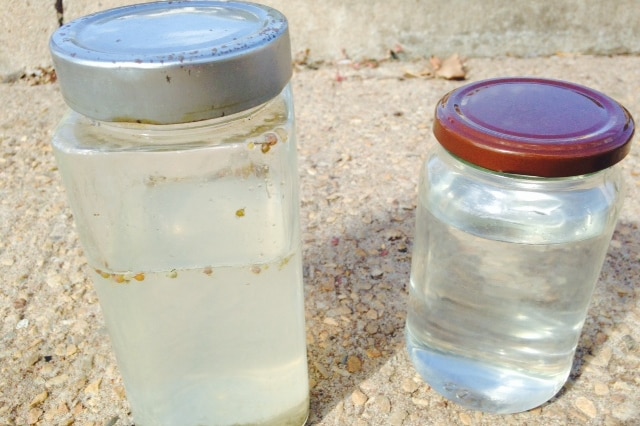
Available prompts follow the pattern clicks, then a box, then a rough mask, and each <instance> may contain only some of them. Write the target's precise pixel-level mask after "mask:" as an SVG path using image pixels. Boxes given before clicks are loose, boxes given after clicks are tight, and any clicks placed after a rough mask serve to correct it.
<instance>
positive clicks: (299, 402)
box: [53, 86, 308, 425]
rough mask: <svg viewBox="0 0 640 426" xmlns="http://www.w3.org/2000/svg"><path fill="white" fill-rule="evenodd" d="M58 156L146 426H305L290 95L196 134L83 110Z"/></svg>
mask: <svg viewBox="0 0 640 426" xmlns="http://www.w3.org/2000/svg"><path fill="white" fill-rule="evenodd" d="M53 146H54V152H55V155H56V159H57V162H58V165H59V169H60V172H61V174H62V177H63V180H64V183H65V187H66V189H67V193H68V198H69V201H70V205H71V208H72V211H73V214H74V217H75V223H76V227H77V231H78V234H79V237H80V240H81V243H82V246H83V248H84V251H85V255H86V257H87V260H88V263H89V266H90V269H91V271H92V275H93V281H94V284H95V288H96V291H97V293H98V296H99V299H100V303H101V307H102V310H103V313H104V317H105V320H106V323H107V327H108V329H109V332H110V335H111V341H112V345H113V348H114V350H115V353H116V356H117V359H118V364H119V367H120V370H121V373H122V376H123V379H124V383H125V387H126V390H127V396H128V399H129V401H130V403H131V406H132V410H133V414H134V416H135V419H136V423H138V424H144V425H207V424H215V425H225V424H227V425H232V424H233V425H236V424H252V425H253V424H255V425H283V424H287V425H301V424H303V423H304V422H305V420H306V417H307V414H308V377H307V361H306V339H305V324H304V306H303V284H302V266H301V265H302V263H301V244H300V233H299V212H298V210H299V202H298V199H299V197H298V171H297V161H296V159H297V154H296V141H295V131H294V115H293V106H292V97H291V90H290V86H287V87H286V88H285V89H284V91H283V92H282V93H281V94H280V95H278V96H277V97H276V98H274V99H272V100H271V101H269V102H267V103H265V104H263V105H260V106H258V107H255V108H252V109H250V110H248V111H244V112H242V113H238V114H234V115H232V116H229V117H224V118H219V119H213V120H206V121H200V122H194V123H186V124H176V125H147V124H137V123H106V122H97V121H94V120H91V119H88V118H86V117H84V116H82V115H80V114H78V113H75V112H73V111H72V112H70V113H69V115H68V116H67V117H66V118H65V119H64V120H63V122H62V123H61V124H60V126H59V128H58V130H57V132H56V134H55V136H54V138H53ZM247 407H251V408H250V409H247Z"/></svg>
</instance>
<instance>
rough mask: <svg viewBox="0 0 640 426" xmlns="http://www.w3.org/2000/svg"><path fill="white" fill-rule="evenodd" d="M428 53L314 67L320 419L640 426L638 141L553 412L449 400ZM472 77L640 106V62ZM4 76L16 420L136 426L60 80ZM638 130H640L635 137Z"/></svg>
mask: <svg viewBox="0 0 640 426" xmlns="http://www.w3.org/2000/svg"><path fill="white" fill-rule="evenodd" d="M427 66H428V64H427V62H386V63H383V64H380V65H379V66H378V67H371V66H361V67H358V66H357V64H354V63H342V64H341V65H323V66H321V67H320V68H319V69H317V70H311V69H301V70H299V71H298V72H296V73H295V75H294V80H293V85H294V90H295V99H296V112H297V119H298V137H299V152H300V176H301V186H302V194H303V195H302V206H301V212H302V226H303V239H304V263H305V281H306V284H305V289H306V314H307V328H308V333H307V340H308V353H309V374H310V378H311V390H310V392H311V417H310V419H309V424H310V425H322V426H329V425H340V426H344V425H394V426H395V425H405V426H417V425H496V424H500V425H522V424H528V425H573V424H575V425H582V424H593V425H636V424H640V287H638V285H637V284H638V282H639V281H640V230H639V229H638V226H639V224H640V219H638V217H639V213H640V151H639V148H638V146H637V145H638V144H637V142H635V143H634V145H633V148H632V151H631V153H630V155H629V156H628V158H627V159H625V160H624V162H623V164H622V168H623V170H624V174H625V177H626V179H627V182H628V195H627V201H626V204H625V206H624V209H623V211H622V215H621V219H620V223H619V224H618V227H617V229H616V232H615V235H614V238H613V240H612V242H611V245H610V248H609V252H608V255H607V258H606V262H605V265H604V268H603V271H602V274H601V277H600V282H599V283H598V286H597V289H596V291H595V294H594V298H593V302H592V304H591V307H590V309H589V313H588V318H587V321H586V323H585V326H584V329H583V333H582V337H581V339H580V343H579V348H578V351H577V356H576V361H575V366H574V369H573V372H572V374H571V377H570V379H569V381H568V382H567V384H566V386H565V387H564V388H563V390H562V391H561V392H560V393H559V394H558V395H557V396H556V397H555V398H553V399H552V400H551V401H550V402H548V403H546V404H544V405H543V406H542V407H539V408H537V409H534V410H531V411H529V412H526V413H520V414H515V415H507V416H495V415H488V414H483V413H480V412H471V411H466V410H463V409H461V408H459V407H457V406H455V405H454V404H452V403H449V402H447V401H446V400H444V399H443V398H441V397H440V396H438V395H437V394H436V393H435V392H434V391H433V390H431V389H430V388H429V386H427V385H426V384H424V383H423V382H422V381H421V380H420V378H419V377H418V376H417V375H416V373H415V371H414V370H413V368H412V366H411V364H410V362H409V360H408V357H407V354H406V352H405V349H404V329H403V327H404V319H405V308H406V298H407V284H408V280H409V265H410V260H411V246H412V241H413V238H412V233H413V229H414V223H413V221H414V211H415V206H416V184H417V174H418V169H419V167H420V165H421V163H422V161H423V160H424V158H425V154H426V151H427V149H428V148H429V146H431V145H432V144H433V143H434V139H433V137H432V136H431V124H432V110H433V107H434V105H435V103H436V102H437V100H438V99H439V98H440V97H441V96H442V95H443V94H444V93H446V92H447V91H449V90H451V89H453V88H455V87H458V86H459V85H461V84H463V82H457V81H447V80H440V79H428V78H411V77H410V76H412V75H413V76H415V75H419V74H420V71H422V70H423V69H425V68H426V67H427ZM467 66H468V69H469V72H468V78H469V79H470V80H476V79H481V78H488V77H495V76H509V75H535V76H545V77H553V78H562V79H567V80H572V81H575V82H578V83H582V84H586V85H588V86H591V87H593V88H595V89H599V90H601V91H603V92H605V93H608V94H609V95H611V96H612V97H614V98H616V99H617V100H619V101H620V102H621V103H623V104H624V105H626V106H627V107H628V108H629V110H630V111H631V113H632V114H633V115H634V116H635V117H637V118H640V57H630V56H620V57H589V56H584V57H580V56H554V57H550V58H544V59H512V58H502V59H475V60H470V61H468V63H467ZM33 82H34V80H33V79H31V80H25V79H22V80H18V81H15V82H12V83H6V84H0V273H1V274H2V285H1V286H0V317H1V318H2V322H1V324H0V425H27V424H38V425H70V424H77V425H100V426H102V425H109V426H115V425H123V426H124V425H132V424H133V422H134V420H133V419H132V417H131V416H130V413H129V406H128V403H127V401H126V395H125V390H124V387H123V385H122V382H121V378H120V375H119V372H118V368H117V366H116V363H115V359H114V356H113V354H112V352H111V348H110V343H109V338H108V335H107V332H106V330H105V327H104V322H103V319H102V316H101V311H100V307H99V304H98V300H97V298H96V295H95V293H94V290H93V288H92V286H91V283H90V282H89V280H88V279H87V269H88V268H87V265H86V262H85V259H84V258H83V253H82V249H81V248H80V246H79V244H78V240H77V236H76V232H75V229H74V225H73V218H72V215H71V212H70V210H69V208H68V207H67V204H66V199H65V193H64V189H63V187H62V184H61V181H60V176H59V174H58V172H57V169H56V165H55V163H54V159H53V156H52V153H51V148H50V139H51V136H52V133H53V131H54V128H55V126H56V123H57V122H58V121H59V120H60V119H61V117H62V115H63V114H64V112H65V110H66V106H65V105H64V103H63V100H62V98H61V95H60V91H59V88H58V86H57V84H56V83H49V84H43V85H31V84H32V83H33ZM636 139H637V137H636Z"/></svg>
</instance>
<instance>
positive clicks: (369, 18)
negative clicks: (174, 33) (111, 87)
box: [0, 0, 640, 81]
mask: <svg viewBox="0 0 640 426" xmlns="http://www.w3.org/2000/svg"><path fill="white" fill-rule="evenodd" d="M140 1H141V0H140ZM140 1H135V0H101V1H88V0H63V6H64V13H63V17H64V20H65V22H69V21H70V20H72V19H76V18H78V17H80V16H83V15H86V14H89V13H93V12H97V11H99V10H104V9H106V8H111V7H116V6H122V5H126V4H132V3H138V2H140ZM55 3H56V0H28V1H10V0H3V3H2V8H1V13H0V28H2V30H0V81H2V80H4V79H11V78H15V76H16V75H19V74H20V73H22V72H24V71H29V70H31V69H32V68H34V67H38V66H47V65H49V64H50V63H51V61H50V60H49V56H48V51H47V43H48V37H49V35H50V34H51V32H52V31H54V30H55V29H56V28H57V26H58V17H57V14H56V9H55V7H54V5H55ZM263 3H265V4H268V5H270V6H273V7H275V8H277V9H279V10H281V11H282V12H283V13H284V14H285V15H287V16H288V18H289V21H290V23H291V31H292V43H293V50H294V52H302V51H305V50H306V49H309V51H310V55H311V57H312V58H313V59H314V60H316V61H336V60H339V59H342V58H343V56H344V55H345V54H346V55H348V56H350V57H351V58H353V59H358V60H360V59H362V58H375V59H380V58H384V57H387V56H388V55H389V52H390V50H394V51H398V50H400V49H401V50H403V52H404V53H403V54H404V55H406V56H407V57H410V58H424V57H429V56H431V55H437V56H449V55H451V54H453V53H458V54H460V55H462V56H465V57H491V56H505V55H512V56H523V57H530V56H548V55H553V54H555V53H557V52H566V53H582V54H598V55H603V54H606V55H608V54H630V53H633V54H637V53H640V31H637V29H638V23H639V22H640V0H616V1H614V2H611V1H610V2H603V1H601V0H564V1H561V2H558V1H554V0H535V1H531V0H488V1H470V0H395V1H388V0H349V1H345V0H324V1H311V0H307V1H288V0H264V1H263Z"/></svg>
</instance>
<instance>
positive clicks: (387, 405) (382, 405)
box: [367, 395, 391, 413]
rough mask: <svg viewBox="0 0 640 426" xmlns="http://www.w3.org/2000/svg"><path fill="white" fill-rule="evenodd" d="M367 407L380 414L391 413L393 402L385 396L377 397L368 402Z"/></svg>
mask: <svg viewBox="0 0 640 426" xmlns="http://www.w3.org/2000/svg"><path fill="white" fill-rule="evenodd" d="M367 405H368V406H370V407H371V408H373V409H375V410H376V411H378V412H380V413H389V412H390V411H391V401H390V400H389V398H388V397H386V396H384V395H376V396H374V397H373V398H371V399H369V400H368V401H367Z"/></svg>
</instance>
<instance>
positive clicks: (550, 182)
mask: <svg viewBox="0 0 640 426" xmlns="http://www.w3.org/2000/svg"><path fill="white" fill-rule="evenodd" d="M437 151H438V155H439V156H440V158H441V159H442V160H443V161H444V162H445V163H447V164H448V165H449V167H451V168H453V169H455V170H457V171H459V172H460V173H464V174H467V175H473V177H474V179H477V180H484V181H487V182H489V183H491V184H497V185H500V183H503V184H505V185H509V186H513V185H514V184H515V185H518V186H522V187H528V188H530V189H535V188H538V187H540V186H541V185H544V188H547V189H550V190H560V189H567V190H568V189H579V187H590V186H593V185H597V184H599V183H600V182H602V181H603V180H616V181H617V180H619V179H621V177H620V172H619V168H618V167H614V166H611V167H608V168H605V169H602V170H599V171H596V172H593V173H589V174H583V175H577V176H567V177H542V176H528V175H518V174H510V173H503V172H499V171H495V170H490V169H486V168H483V167H480V166H478V165H476V164H473V163H471V162H469V161H466V160H463V159H461V158H460V157H457V156H455V155H453V154H451V153H450V152H449V151H447V150H446V149H445V148H444V147H443V146H442V145H439V144H438V146H437Z"/></svg>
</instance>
